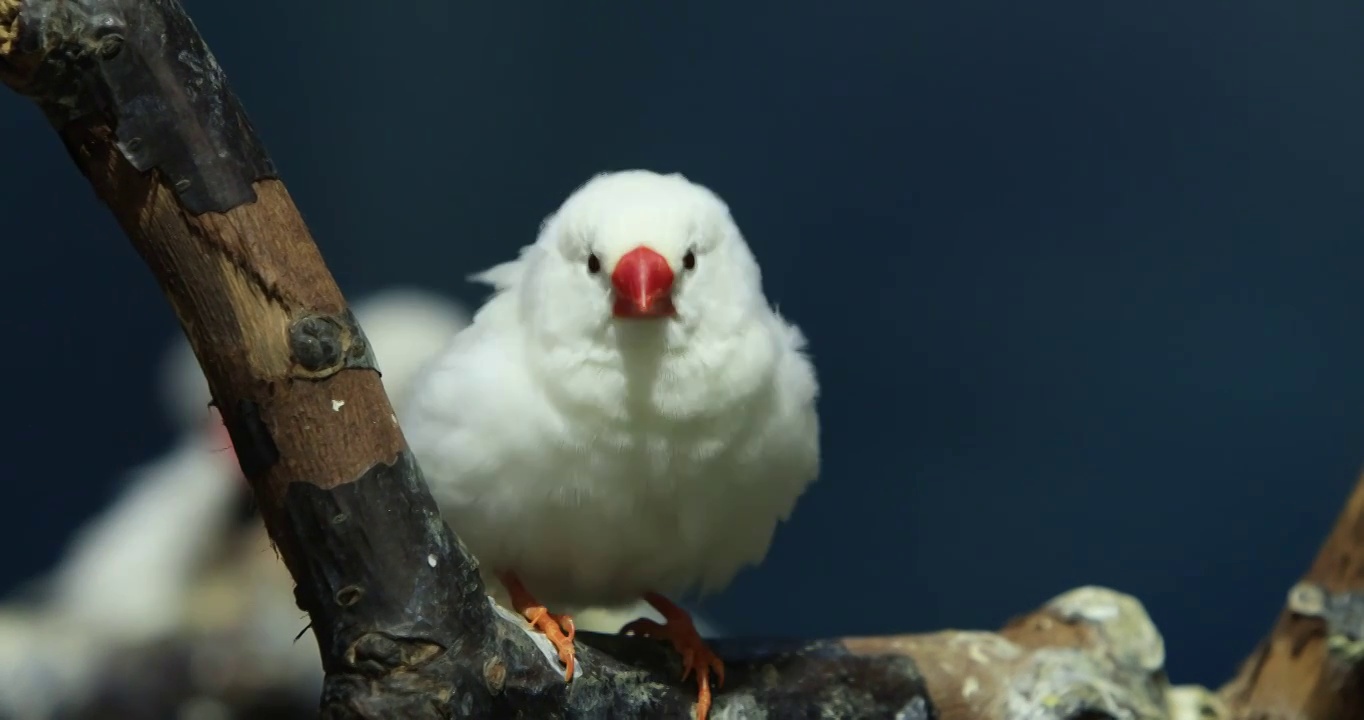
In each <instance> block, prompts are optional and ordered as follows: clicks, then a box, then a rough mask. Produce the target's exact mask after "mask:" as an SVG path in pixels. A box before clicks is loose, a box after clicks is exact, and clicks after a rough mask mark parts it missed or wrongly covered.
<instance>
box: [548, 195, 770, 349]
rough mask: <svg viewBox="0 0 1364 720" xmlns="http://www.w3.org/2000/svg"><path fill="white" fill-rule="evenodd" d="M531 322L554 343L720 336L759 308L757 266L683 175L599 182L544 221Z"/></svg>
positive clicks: (717, 209) (720, 210)
mask: <svg viewBox="0 0 1364 720" xmlns="http://www.w3.org/2000/svg"><path fill="white" fill-rule="evenodd" d="M536 250H537V251H538V253H537V254H538V257H535V258H534V260H533V261H532V262H531V263H530V264H529V266H528V267H527V277H526V281H527V282H526V285H527V286H529V287H533V288H534V290H532V291H531V292H532V296H531V300H532V304H533V306H534V307H531V308H528V310H530V313H529V318H530V319H531V320H532V322H534V323H536V324H537V325H540V326H541V328H542V329H545V330H549V331H550V333H551V334H552V335H555V336H558V338H559V339H560V340H562V339H565V338H564V337H563V336H564V335H566V334H570V333H571V334H582V335H585V336H592V335H599V334H616V335H617V336H619V335H622V334H630V333H636V334H638V333H644V334H650V335H656V334H660V333H661V334H662V335H663V336H665V337H668V338H672V339H674V340H679V341H680V340H682V339H685V338H687V337H691V336H693V335H695V334H697V333H708V332H716V333H724V332H727V331H729V330H732V328H733V327H734V325H735V324H736V323H737V322H739V321H741V319H742V318H746V317H748V316H749V315H750V314H751V313H752V312H754V311H755V310H757V309H761V308H763V307H765V301H764V300H763V296H762V289H761V284H762V283H761V278H760V273H759V270H758V265H757V262H756V261H755V260H754V258H753V255H752V253H751V252H750V251H749V249H748V246H747V243H745V242H744V239H743V236H742V235H741V234H740V233H739V229H738V227H737V226H736V225H735V223H734V221H733V219H732V218H731V216H730V213H729V208H728V207H727V206H726V205H725V203H724V202H723V201H721V200H720V198H719V197H717V196H716V195H715V194H714V193H713V192H711V191H710V190H708V189H706V188H704V187H702V186H700V185H697V184H695V183H692V182H690V181H688V180H687V179H686V178H685V177H683V176H682V175H679V174H672V175H660V174H658V173H654V172H649V171H645V170H628V171H622V172H615V173H607V174H603V175H598V176H596V177H594V178H592V179H591V180H589V181H588V182H587V183H586V184H585V185H583V186H582V187H580V188H579V189H578V190H577V191H576V192H574V193H573V194H572V195H570V196H569V198H568V199H567V200H566V201H564V203H563V205H562V206H561V207H560V208H559V210H558V211H557V212H555V213H554V214H553V215H551V216H550V217H549V219H547V220H546V221H545V224H544V226H543V228H542V230H541V234H540V238H539V240H538V241H537V243H536Z"/></svg>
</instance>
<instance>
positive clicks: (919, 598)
mask: <svg viewBox="0 0 1364 720" xmlns="http://www.w3.org/2000/svg"><path fill="white" fill-rule="evenodd" d="M188 5H189V9H190V11H191V13H192V14H193V15H194V17H195V18H196V19H197V21H198V24H199V27H200V29H201V30H202V32H203V33H204V34H205V36H206V37H207V38H208V39H209V41H210V44H211V45H212V47H213V48H214V49H215V51H216V53H217V55H218V57H219V59H220V61H221V62H222V64H223V65H224V66H225V68H226V69H227V71H228V73H229V75H230V77H231V78H232V80H233V81H234V82H235V84H236V87H237V90H238V92H239V94H240V95H241V96H242V97H243V99H244V101H245V103H246V106H247V108H248V109H249V111H250V112H251V115H252V118H253V119H254V121H255V123H256V125H257V126H258V128H259V130H260V132H261V133H262V134H263V135H264V137H265V139H266V141H267V143H268V144H269V147H270V148H271V150H272V152H273V155H274V157H275V158H276V160H277V162H278V165H279V167H280V169H281V171H282V173H283V176H284V178H285V179H286V180H287V182H288V183H289V187H290V189H291V191H292V192H293V193H294V195H295V198H296V199H297V201H298V202H299V204H300V206H301V207H302V209H303V212H304V214H305V216H306V218H307V220H308V221H309V223H310V224H311V227H312V229H313V231H314V232H315V234H316V236H317V238H318V242H319V243H320V244H321V246H322V249H323V252H324V253H325V255H326V257H327V259H328V261H329V262H330V265H331V268H332V270H333V271H334V272H335V274H336V275H337V277H338V279H339V280H340V282H341V284H342V286H343V288H344V289H345V290H346V291H347V292H348V293H349V294H351V295H353V296H356V295H360V294H362V293H365V292H368V291H370V290H374V289H378V288H380V287H384V286H388V285H393V284H419V285H423V286H427V287H430V288H433V289H437V290H442V291H445V292H449V293H454V294H458V295H459V296H460V297H462V298H463V299H465V300H466V301H468V302H477V301H478V300H479V299H480V298H481V290H480V289H478V288H476V287H473V286H470V285H467V284H465V283H464V281H463V277H464V276H465V275H466V274H467V273H469V272H471V271H475V270H478V269H482V268H483V267H485V266H488V265H490V264H492V263H494V262H497V261H500V260H503V259H506V258H509V257H510V256H511V255H512V254H513V253H514V252H515V250H516V249H517V248H518V247H519V246H520V245H522V244H524V243H526V242H528V241H529V240H530V239H531V238H532V237H533V235H534V233H535V230H536V227H537V224H538V223H539V221H540V219H541V218H542V217H543V216H544V215H545V214H546V213H548V212H550V211H551V210H553V209H554V207H555V206H556V205H557V204H558V203H559V202H560V201H561V200H562V199H563V197H564V196H566V195H567V193H568V192H569V191H571V190H572V189H573V188H574V187H575V186H576V185H577V184H578V183H580V182H582V181H583V180H585V179H586V178H587V177H588V176H589V175H591V174H592V173H594V172H596V171H599V170H603V169H620V168H628V167H637V166H644V167H649V168H653V169H657V170H663V171H673V170H679V171H682V172H684V173H686V174H687V175H689V176H691V177H692V178H693V179H695V180H698V181H701V182H703V183H705V184H708V185H710V186H711V187H713V188H714V189H715V190H716V191H717V192H719V193H720V194H721V195H722V196H723V197H724V198H726V200H728V201H729V203H730V204H731V206H732V207H733V209H734V212H735V214H736V216H737V218H738V220H739V221H740V223H741V225H742V227H743V228H744V230H745V231H746V233H747V235H748V237H749V239H750V242H751V243H752V244H753V246H754V247H755V250H756V252H757V253H758V256H759V258H760V259H761V261H762V262H763V264H764V270H765V273H766V278H767V287H768V291H769V294H770V295H771V297H772V298H773V299H774V300H776V301H777V302H778V303H780V305H781V307H782V309H783V311H784V312H785V313H786V314H787V315H788V316H789V317H791V318H793V319H795V320H796V321H797V322H799V323H800V324H801V325H802V326H803V328H804V329H805V330H806V332H807V334H808V335H809V336H810V339H811V343H812V346H813V350H814V353H815V357H816V361H817V363H818V367H819V370H820V373H821V379H822V382H823V386H824V397H823V401H822V412H823V420H824V427H825V435H824V443H825V444H824V448H825V455H826V458H827V461H826V466H825V475H824V478H823V479H822V480H821V481H820V482H819V483H818V484H817V486H816V487H815V488H814V489H813V490H812V491H811V492H810V493H809V495H808V496H807V499H806V500H805V501H804V502H803V504H802V505H801V506H800V508H799V510H798V512H797V514H796V516H795V519H794V523H793V524H792V525H790V526H788V527H787V529H785V530H784V531H782V533H781V534H780V535H779V536H778V540H777V543H776V544H775V546H774V547H773V549H772V553H771V555H770V559H769V561H768V562H767V563H766V564H765V565H764V566H763V567H762V568H761V569H758V570H756V571H751V572H749V573H747V574H744V575H743V576H742V577H741V579H740V580H739V581H738V582H736V584H735V585H734V586H733V587H732V588H731V589H730V590H729V592H727V593H726V594H725V595H723V596H722V597H719V598H717V599H716V600H714V601H713V602H711V603H710V604H709V606H708V607H709V609H710V610H711V611H712V613H713V614H714V616H715V617H716V619H717V620H719V621H721V622H722V623H725V624H728V625H729V626H730V628H731V629H732V630H734V631H736V632H742V633H798V634H810V635H829V634H850V633H886V632H897V631H919V630H929V629H936V628H940V627H946V626H957V627H965V626H976V627H993V626H996V625H998V624H999V623H1001V622H1002V621H1004V620H1005V619H1006V618H1007V617H1009V616H1010V615H1011V614H1013V613H1015V612H1021V611H1024V610H1027V609H1029V608H1030V607H1032V606H1033V605H1035V604H1036V603H1038V602H1040V601H1042V600H1045V599H1046V598H1047V597H1049V596H1051V595H1053V594H1055V593H1058V592H1060V591H1062V590H1065V589H1067V588H1069V587H1072V586H1075V585H1079V584H1085V583H1101V584H1107V585H1111V586H1114V587H1117V588H1119V589H1122V590H1125V591H1129V592H1132V593H1135V594H1137V595H1138V596H1140V597H1141V598H1142V599H1143V600H1144V601H1145V602H1146V605H1147V607H1148V609H1149V610H1150V612H1151V613H1152V615H1153V616H1154V618H1155V619H1156V621H1157V623H1158V624H1159V625H1160V626H1161V628H1162V630H1163V631H1164V633H1165V635H1166V638H1167V644H1168V648H1169V652H1170V662H1169V666H1170V669H1171V672H1172V674H1173V676H1174V678H1175V679H1176V680H1177V681H1199V682H1206V683H1217V682H1220V681H1221V680H1222V679H1224V678H1225V677H1226V676H1227V675H1228V674H1229V673H1230V672H1231V670H1232V669H1233V665H1234V663H1235V662H1236V661H1237V660H1238V659H1239V658H1241V657H1242V656H1243V655H1244V654H1246V653H1247V652H1248V651H1249V650H1250V649H1251V648H1252V645H1253V643H1254V642H1255V641H1256V639H1257V638H1258V637H1259V635H1260V634H1261V632H1262V631H1263V630H1265V629H1266V628H1267V626H1268V625H1269V623H1270V622H1271V621H1272V619H1273V617H1274V614H1275V612H1276V609H1277V608H1278V607H1279V606H1280V604H1281V602H1282V600H1283V596H1284V593H1285V591H1286V589H1287V588H1288V586H1289V585H1290V584H1291V583H1292V582H1293V581H1294V580H1295V579H1296V577H1297V576H1298V574H1299V573H1300V572H1301V571H1302V570H1303V569H1304V568H1305V567H1306V564H1307V562H1308V560H1309V559H1310V557H1311V555H1312V553H1313V552H1314V551H1315V548H1316V546H1317V544H1318V542H1319V540H1320V539H1321V538H1322V536H1323V535H1324V533H1325V531H1326V529H1327V528H1328V526H1329V524H1330V522H1331V521H1332V519H1333V517H1334V515H1335V512H1336V509H1337V508H1338V507H1339V504H1340V502H1341V501H1342V500H1343V498H1344V496H1345V494H1346V493H1347V491H1348V489H1349V487H1350V485H1351V483H1352V482H1353V479H1354V475H1355V471H1356V469H1357V467H1358V466H1359V464H1360V462H1361V460H1364V442H1361V441H1362V440H1364V423H1362V422H1361V421H1362V420H1364V417H1362V416H1364V373H1361V372H1360V368H1361V367H1364V312H1362V311H1361V308H1364V302H1361V300H1362V298H1361V297H1360V294H1361V289H1360V278H1361V263H1362V262H1364V245H1361V242H1360V239H1361V238H1360V236H1361V231H1364V210H1362V209H1364V202H1362V201H1364V197H1361V194H1362V192H1364V181H1361V169H1364V77H1361V76H1362V75H1364V7H1361V6H1360V5H1359V4H1358V3H1344V2H1341V3H1327V2H1321V3H1316V2H1297V3H1283V2H1271V1H1269V0H1241V1H1240V2H1236V3H1194V2H1188V0H1173V1H1165V2H1148V3H1117V2H1104V3H1095V2H1093V1H1092V0H1089V1H1087V2H1080V1H1078V0H1076V1H1069V2H1049V3H1018V2H1011V1H1009V0H959V1H958V2H952V3H945V2H917V3H908V2H900V3H891V2H881V3H870V2H861V3H846V4H839V3H830V2H821V1H819V0H795V1H788V2H783V3H758V2H753V3H717V2H710V3H706V2H687V3H662V2H659V3H653V4H646V3H599V4H595V5H594V8H595V9H593V10H590V11H589V10H585V9H583V7H582V4H581V3H557V2H539V3H518V2H505V3H453V2H443V1H439V0H411V1H409V2H401V3H391V4H388V5H383V6H382V7H381V9H376V8H379V7H380V6H375V5H374V4H373V3H362V2H356V1H354V0H343V1H339V2H331V3H325V4H318V3H281V2H277V1H276V0H239V1H238V2H233V3H218V2H206V1H204V0H191V2H189V3H188ZM321 8H325V9H322V10H320V9H321ZM319 12H320V13H321V14H318V13H319ZM0 136H3V137H5V138H6V140H7V142H6V143H5V160H4V163H5V167H6V168H8V172H5V173H3V174H2V175H0V212H2V213H3V217H4V225H3V230H0V232H3V234H4V236H5V238H6V245H7V247H8V248H9V253H8V255H7V257H8V261H7V262H6V263H5V264H4V267H3V269H0V277H3V280H4V282H3V283H0V288H2V289H0V293H3V294H2V295H0V304H2V305H3V307H6V308H9V311H8V313H7V316H6V323H5V326H6V331H7V337H6V339H7V346H8V351H7V352H6V353H4V355H3V361H0V362H2V363H3V365H0V367H3V370H4V372H5V375H6V377H7V378H8V383H7V390H6V393H5V400H6V402H7V404H8V406H9V412H8V413H7V415H8V417H9V418H10V420H9V424H8V426H9V428H10V430H9V431H8V432H6V433H4V434H3V440H0V443H2V444H3V447H4V448H5V451H4V452H3V453H0V458H3V460H0V462H3V468H2V469H0V472H2V473H3V477H5V478H6V483H5V486H4V487H5V500H4V503H3V506H4V510H3V521H2V522H0V547H5V548H9V550H8V551H7V552H6V554H5V556H4V560H3V563H0V583H3V584H4V585H7V586H11V587H12V586H13V585H14V584H15V583H17V582H19V581H20V580H21V579H23V578H25V577H29V576H31V575H33V574H34V573H37V572H38V571H40V570H41V569H42V568H43V567H45V566H46V565H47V564H49V563H50V562H51V561H52V560H53V559H54V558H55V557H56V555H57V553H58V552H59V550H60V547H61V544H62V542H63V541H64V538H65V536H66V534H67V533H68V532H69V531H70V530H71V528H72V527H73V526H75V525H76V524H77V523H79V522H80V521H82V520H83V519H84V518H86V517H88V516H89V515H91V514H92V513H94V512H95V511H96V509H97V508H98V507H99V506H101V504H103V503H104V502H106V501H107V500H108V499H109V498H110V497H112V495H113V493H114V487H113V485H112V480H111V479H112V478H113V477H115V475H116V473H117V472H118V471H119V470H120V469H122V468H125V467H127V466H129V465H131V464H133V463H136V462H139V461H141V460H144V459H146V458H147V457H149V456H150V455H152V454H153V453H156V452H158V451H159V450H160V449H161V448H163V447H164V446H165V445H166V443H167V442H168V438H169V436H168V428H167V426H166V423H165V421H163V420H162V418H161V411H160V409H159V407H158V406H157V404H156V402H155V399H154V397H153V396H152V395H151V393H150V391H151V387H152V378H153V374H154V368H155V362H156V361H157V360H158V358H159V356H160V353H161V351H162V348H163V347H164V346H165V342H166V340H167V339H168V338H169V337H171V335H172V333H174V332H176V328H175V325H174V320H173V317H172V315H171V313H170V310H169V309H168V306H167V304H166V302H165V301H164V300H163V299H162V297H161V296H160V294H159V292H158V290H157V289H156V287H155V285H154V283H153V282H152V280H151V278H150V275H149V274H148V272H147V271H146V269H145V268H144V267H143V266H142V264H141V262H140V260H139V259H138V258H137V256H136V255H135V254H134V253H133V251H132V250H131V249H130V247H129V245H128V243H127V241H126V240H125V239H124V237H123V236H122V235H121V233H120V232H119V230H118V229H117V227H116V226H115V225H114V223H113V222H112V220H111V218H110V216H109V214H108V213H107V211H106V210H105V209H104V208H103V207H102V206H101V205H99V204H98V202H97V201H96V199H95V197H94V195H93V193H92V192H91V191H90V189H89V188H88V186H87V184H86V182H85V180H84V179H83V178H81V177H80V175H79V174H78V173H77V172H76V171H75V170H74V169H73V167H72V165H71V163H70V161H69V159H68V158H67V156H66V155H65V151H64V150H63V149H62V148H61V146H60V144H59V142H58V141H57V139H56V136H55V135H54V134H53V133H52V132H51V131H50V130H49V129H48V128H47V127H46V126H45V125H44V122H43V120H42V119H41V117H40V115H39V113H38V112H37V111H36V109H33V108H31V107H29V106H28V105H27V103H26V102H24V101H22V100H20V99H18V98H16V97H13V96H11V95H10V94H0ZM54 463H55V464H54Z"/></svg>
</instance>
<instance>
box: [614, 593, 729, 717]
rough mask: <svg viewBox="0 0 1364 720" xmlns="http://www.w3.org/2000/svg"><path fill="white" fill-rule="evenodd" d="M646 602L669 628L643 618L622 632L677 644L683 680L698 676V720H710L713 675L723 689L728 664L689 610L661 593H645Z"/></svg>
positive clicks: (627, 626) (716, 684)
mask: <svg viewBox="0 0 1364 720" xmlns="http://www.w3.org/2000/svg"><path fill="white" fill-rule="evenodd" d="M644 599H645V600H647V601H648V602H649V604H650V605H653V606H654V608H655V609H657V610H658V612H659V613H661V614H662V615H663V619H664V620H667V621H668V622H667V624H666V625H660V624H658V623H656V622H654V621H653V620H650V619H648V618H640V619H638V620H636V621H634V622H632V623H630V624H628V625H626V626H625V627H623V628H621V629H620V631H621V633H628V634H633V635H639V636H640V637H650V638H657V639H660V640H668V641H669V642H671V643H672V644H673V647H674V648H676V649H677V654H679V655H681V656H682V679H683V680H686V679H687V676H688V675H691V674H692V672H693V671H694V672H695V673H696V683H697V685H698V686H700V691H699V693H698V694H697V698H696V720H706V716H707V715H708V714H710V699H711V698H710V674H711V673H712V672H714V673H715V679H716V682H715V687H717V688H718V687H721V686H723V685H724V684H725V663H724V662H723V661H722V660H720V658H719V656H717V655H716V654H715V653H714V652H712V651H711V649H710V648H709V647H708V646H707V645H706V641H705V640H702V639H701V635H700V634H699V633H697V632H696V625H694V624H692V621H691V616H690V615H688V614H687V611H686V610H683V609H682V608H680V607H678V606H676V605H674V604H673V603H672V602H671V601H670V600H668V599H667V598H665V597H663V596H662V595H659V594H658V593H652V592H651V593H645V594H644Z"/></svg>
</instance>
